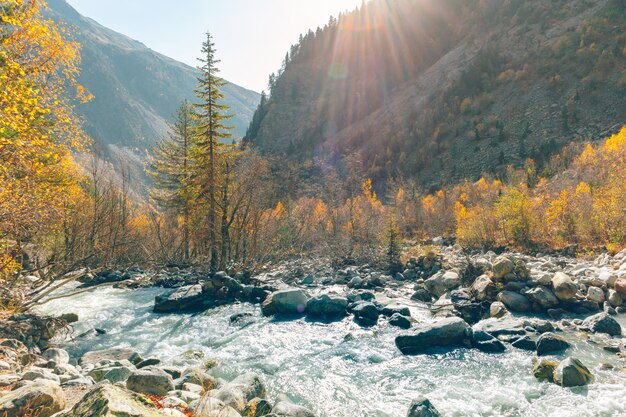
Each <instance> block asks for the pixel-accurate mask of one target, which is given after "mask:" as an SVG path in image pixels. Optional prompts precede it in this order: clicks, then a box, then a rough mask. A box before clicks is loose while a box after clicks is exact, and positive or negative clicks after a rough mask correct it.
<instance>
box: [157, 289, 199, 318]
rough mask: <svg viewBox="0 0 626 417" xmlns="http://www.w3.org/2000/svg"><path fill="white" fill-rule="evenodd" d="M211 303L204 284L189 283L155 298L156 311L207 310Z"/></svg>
mask: <svg viewBox="0 0 626 417" xmlns="http://www.w3.org/2000/svg"><path fill="white" fill-rule="evenodd" d="M210 305H211V300H208V299H207V298H206V297H205V296H204V294H203V292H202V285H200V284H196V285H187V286H185V287H180V288H178V289H176V290H174V291H170V292H167V293H165V294H162V295H158V296H156V297H155V299H154V312H155V313H175V312H195V311H202V310H206V309H207V308H208V307H209V306H210Z"/></svg>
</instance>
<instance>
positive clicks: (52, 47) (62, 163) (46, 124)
mask: <svg viewBox="0 0 626 417" xmlns="http://www.w3.org/2000/svg"><path fill="white" fill-rule="evenodd" d="M45 7H46V6H45V3H44V2H43V1H41V0H31V1H22V0H7V1H3V2H2V4H1V5H0V167H1V168H0V242H1V243H0V246H3V247H4V255H3V257H4V259H5V261H2V260H1V259H0V275H2V272H1V271H3V270H4V271H6V268H3V267H2V265H3V264H4V265H15V263H11V262H9V261H8V259H10V258H12V256H9V254H10V253H17V252H18V251H19V248H20V246H21V243H22V242H24V241H28V240H31V239H33V238H35V237H36V236H38V235H39V234H40V233H43V231H44V230H46V229H48V230H49V229H50V228H51V227H53V225H55V224H56V223H57V222H58V220H59V219H60V218H62V216H60V214H61V212H62V211H63V210H64V208H65V207H67V204H66V202H67V201H68V199H69V200H72V196H73V195H75V194H76V193H78V192H79V190H78V189H77V184H76V178H77V177H78V174H77V170H76V168H75V165H74V161H73V159H72V156H71V151H72V150H82V149H84V145H85V144H86V142H87V138H86V136H85V135H84V133H83V132H82V130H81V129H80V127H79V124H78V123H77V120H76V118H75V117H74V115H73V112H72V106H71V104H70V99H71V98H73V97H74V96H75V97H77V98H78V99H80V100H87V99H89V94H88V93H87V92H86V91H85V90H84V89H83V88H82V87H81V86H80V85H78V84H77V82H76V77H77V76H78V71H79V70H78V64H79V60H80V55H79V46H78V44H77V43H75V42H72V41H70V40H68V37H67V35H66V32H65V29H64V28H63V27H62V26H60V25H59V24H56V23H54V22H53V21H52V20H50V19H47V18H45V17H44V16H43V12H42V9H44V8H45Z"/></svg>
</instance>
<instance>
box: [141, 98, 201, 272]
mask: <svg viewBox="0 0 626 417" xmlns="http://www.w3.org/2000/svg"><path fill="white" fill-rule="evenodd" d="M192 111H193V109H192V107H191V104H190V103H189V102H188V101H186V100H185V101H183V102H182V104H181V105H180V107H179V108H178V110H177V111H176V115H175V120H174V123H173V125H172V126H171V130H172V132H171V133H170V134H169V135H168V137H167V138H165V139H163V140H162V141H161V142H159V143H158V144H157V145H156V147H155V148H154V150H153V151H152V155H150V157H149V160H148V162H149V167H148V174H149V175H150V176H151V177H152V179H153V182H154V188H153V190H152V191H151V193H150V196H151V197H152V198H153V199H154V200H155V201H156V202H157V204H159V206H160V207H162V208H167V209H176V210H177V212H178V214H179V215H180V216H181V218H182V223H183V224H182V225H181V229H182V234H183V237H182V256H183V259H184V260H188V259H189V250H190V242H189V241H190V239H189V235H190V233H189V232H190V213H191V202H192V199H193V191H192V182H191V178H192V171H193V168H194V162H193V159H192V158H193V153H192V150H193V138H192V132H193V125H194V119H193V118H192Z"/></svg>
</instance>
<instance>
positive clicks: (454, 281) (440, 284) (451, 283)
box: [424, 271, 461, 297]
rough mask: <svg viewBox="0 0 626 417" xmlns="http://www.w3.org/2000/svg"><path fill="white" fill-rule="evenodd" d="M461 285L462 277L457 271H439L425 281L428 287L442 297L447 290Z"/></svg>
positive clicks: (431, 291) (432, 292)
mask: <svg viewBox="0 0 626 417" xmlns="http://www.w3.org/2000/svg"><path fill="white" fill-rule="evenodd" d="M459 285H461V278H460V277H459V274H458V272H456V271H446V272H443V271H439V272H437V273H436V274H435V275H433V276H432V277H430V278H428V279H427V280H426V281H424V286H425V287H426V289H427V290H428V291H429V292H430V293H431V294H434V295H436V296H437V297H441V296H442V295H444V294H445V293H446V292H447V291H449V290H452V289H454V288H457V287H458V286H459Z"/></svg>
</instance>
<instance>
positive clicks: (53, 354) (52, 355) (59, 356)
mask: <svg viewBox="0 0 626 417" xmlns="http://www.w3.org/2000/svg"><path fill="white" fill-rule="evenodd" d="M41 356H43V357H44V358H46V359H48V360H51V361H54V362H55V363H56V364H58V365H61V364H66V363H69V362H70V355H69V354H68V353H67V352H66V351H65V350H63V349H57V348H50V349H47V350H46V351H45V352H44V353H42V355H41Z"/></svg>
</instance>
